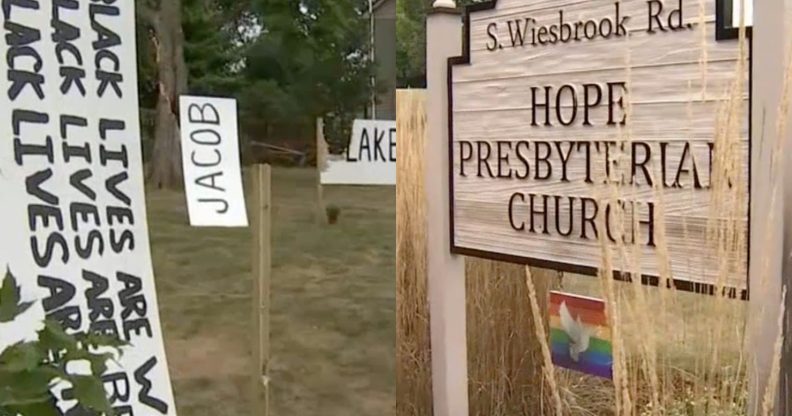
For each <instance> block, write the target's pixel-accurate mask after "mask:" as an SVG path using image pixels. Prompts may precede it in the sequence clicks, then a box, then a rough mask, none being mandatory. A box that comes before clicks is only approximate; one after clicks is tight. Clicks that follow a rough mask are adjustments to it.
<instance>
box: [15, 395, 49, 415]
mask: <svg viewBox="0 0 792 416" xmlns="http://www.w3.org/2000/svg"><path fill="white" fill-rule="evenodd" d="M0 409H2V406H0ZM8 411H9V412H10V414H11V415H16V414H20V415H22V416H59V415H60V413H59V412H58V410H57V408H56V407H55V403H54V399H53V398H52V397H51V396H50V397H48V398H47V399H46V400H44V401H40V402H36V403H30V404H26V405H17V406H11V407H9V408H8ZM0 415H4V413H3V412H2V411H0Z"/></svg>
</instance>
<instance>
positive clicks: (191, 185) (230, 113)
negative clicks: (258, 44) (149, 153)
mask: <svg viewBox="0 0 792 416" xmlns="http://www.w3.org/2000/svg"><path fill="white" fill-rule="evenodd" d="M180 108H181V132H182V165H183V166H184V188H185V191H186V195H187V208H188V210H189V213H190V224H192V225H193V226H197V227H212V226H216V227H247V225H248V220H247V210H246V209H245V195H244V190H243V187H242V173H241V171H240V163H239V137H238V128H237V103H236V100H234V99H229V98H210V97H189V96H184V97H181V102H180Z"/></svg>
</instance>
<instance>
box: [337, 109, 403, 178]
mask: <svg viewBox="0 0 792 416" xmlns="http://www.w3.org/2000/svg"><path fill="white" fill-rule="evenodd" d="M322 184H323V185H396V122H395V121H388V120H355V124H354V126H353V128H352V139H351V140H350V142H349V147H348V148H347V151H346V152H345V153H344V154H343V155H337V156H333V155H331V156H330V157H329V158H328V160H327V166H326V169H325V170H324V171H323V172H322Z"/></svg>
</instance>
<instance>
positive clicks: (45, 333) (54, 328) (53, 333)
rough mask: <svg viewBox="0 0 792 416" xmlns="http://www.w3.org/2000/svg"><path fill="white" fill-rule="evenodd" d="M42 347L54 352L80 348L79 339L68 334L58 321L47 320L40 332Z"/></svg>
mask: <svg viewBox="0 0 792 416" xmlns="http://www.w3.org/2000/svg"><path fill="white" fill-rule="evenodd" d="M38 335H39V343H40V345H41V347H42V348H45V349H47V350H51V351H54V352H61V351H69V350H76V349H78V346H77V339H76V338H74V337H73V336H71V335H69V334H67V333H66V332H65V331H64V330H63V328H61V326H60V324H58V323H57V322H54V321H51V320H46V321H44V328H43V329H41V331H39V333H38Z"/></svg>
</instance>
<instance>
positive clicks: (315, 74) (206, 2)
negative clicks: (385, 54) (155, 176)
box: [138, 0, 374, 157]
mask: <svg viewBox="0 0 792 416" xmlns="http://www.w3.org/2000/svg"><path fill="white" fill-rule="evenodd" d="M140 1H142V2H149V3H151V4H154V5H156V4H160V3H161V2H162V1H164V0H140ZM181 2H182V7H181V9H182V25H181V27H182V29H183V34H184V41H183V45H182V48H183V50H184V58H185V61H186V66H187V69H188V71H187V73H188V78H189V79H188V88H187V89H188V91H187V92H189V93H191V94H199V95H204V94H205V95H217V96H230V97H235V98H237V99H238V100H239V109H240V116H241V118H242V121H243V130H244V128H245V126H246V125H254V126H257V127H263V128H264V129H265V130H266V128H267V126H268V125H269V124H272V123H287V124H295V123H302V124H309V123H310V124H313V120H314V119H315V118H316V117H320V116H326V115H327V114H337V115H338V114H341V115H349V114H352V115H353V116H352V117H351V118H354V115H356V114H357V113H359V112H361V111H362V109H364V108H365V105H366V103H367V101H368V99H369V97H370V96H371V86H370V77H371V76H372V75H373V73H374V68H373V65H372V64H371V62H370V60H369V57H368V50H369V44H368V42H369V41H368V39H369V36H368V35H369V34H368V19H367V18H366V16H365V12H366V11H367V5H368V2H367V0H302V1H294V0H181ZM139 21H140V23H139V27H138V32H139V33H138V41H139V43H140V44H141V47H140V53H139V55H140V74H141V76H140V93H141V103H143V105H144V107H146V108H150V109H151V110H150V111H148V112H147V111H144V112H143V113H144V114H152V115H153V114H155V112H154V111H153V109H154V108H155V107H156V106H157V103H158V93H159V92H158V91H159V82H160V79H161V78H162V75H163V74H162V73H161V72H162V71H163V68H162V66H158V65H157V61H156V60H157V50H156V43H155V42H153V41H152V39H155V38H156V36H157V33H156V31H155V30H153V28H151V27H150V25H147V24H146V22H145V20H139ZM351 118H350V119H351ZM155 123H156V120H153V121H152V122H151V123H150V124H151V130H152V131H154V127H153V125H154V124H155ZM152 134H153V133H152ZM243 134H244V131H243ZM158 140H159V139H158ZM154 156H155V157H162V155H159V156H158V155H157V154H155V155H154Z"/></svg>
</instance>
